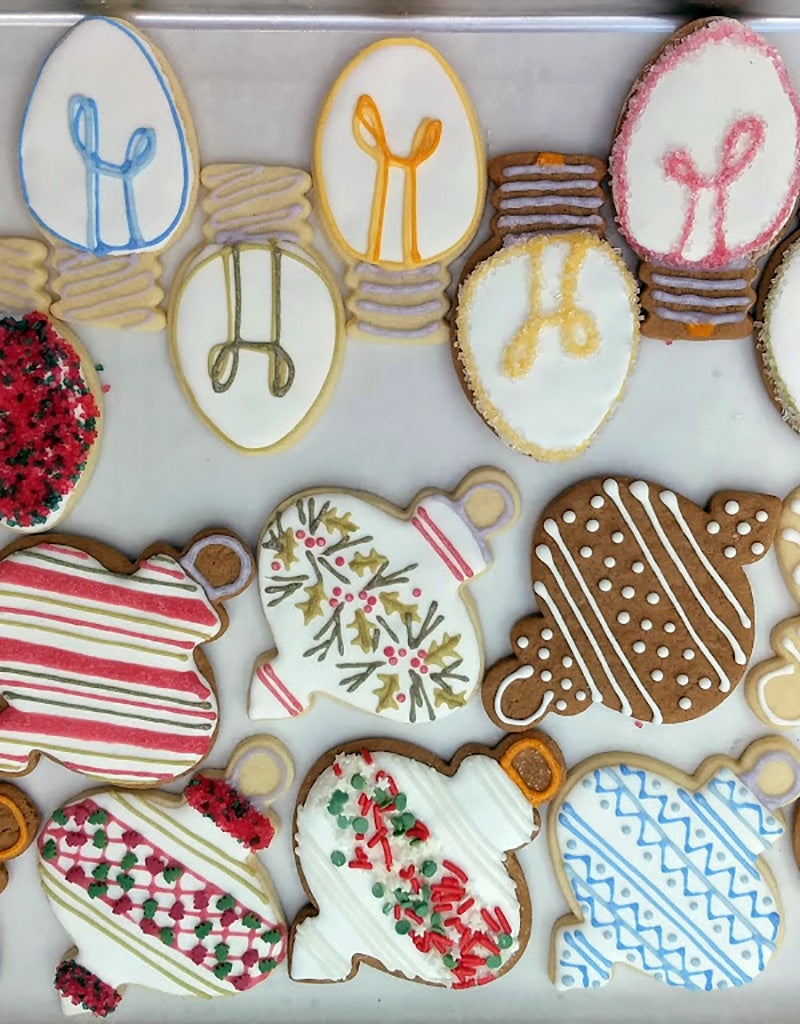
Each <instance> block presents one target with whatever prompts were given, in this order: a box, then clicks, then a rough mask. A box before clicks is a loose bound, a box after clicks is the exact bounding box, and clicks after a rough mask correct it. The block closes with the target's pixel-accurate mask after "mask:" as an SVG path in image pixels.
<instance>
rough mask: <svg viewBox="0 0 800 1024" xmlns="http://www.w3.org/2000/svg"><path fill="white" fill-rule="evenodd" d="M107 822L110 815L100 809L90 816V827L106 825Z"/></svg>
mask: <svg viewBox="0 0 800 1024" xmlns="http://www.w3.org/2000/svg"><path fill="white" fill-rule="evenodd" d="M107 821H108V815H107V814H106V812H105V811H102V810H100V809H99V808H98V809H97V810H96V811H94V812H93V813H92V814H90V815H89V824H90V825H105V823H106V822H107Z"/></svg>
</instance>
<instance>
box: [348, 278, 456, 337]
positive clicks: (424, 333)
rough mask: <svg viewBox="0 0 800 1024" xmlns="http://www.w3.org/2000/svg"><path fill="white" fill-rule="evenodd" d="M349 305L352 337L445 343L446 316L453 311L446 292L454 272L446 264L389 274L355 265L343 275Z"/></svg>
mask: <svg viewBox="0 0 800 1024" xmlns="http://www.w3.org/2000/svg"><path fill="white" fill-rule="evenodd" d="M344 281H345V286H346V288H347V289H348V294H347V298H346V300H345V305H346V307H347V310H348V312H349V313H350V316H349V318H348V321H347V328H348V331H349V333H350V335H351V336H353V337H358V338H361V339H362V340H365V341H407V342H422V343H424V344H433V343H438V342H442V341H447V339H448V337H449V336H450V330H449V328H448V327H447V325H446V324H445V323H444V320H443V317H444V316H445V315H446V314H447V311H448V310H449V309H450V301H449V299H448V298H447V296H446V294H445V291H446V289H447V286H448V284H449V283H450V274H449V273H448V270H447V267H446V266H445V265H444V264H443V263H432V264H430V265H428V266H425V267H415V268H414V269H412V270H387V269H385V268H383V267H378V266H374V265H373V264H371V263H357V264H355V265H354V266H352V267H350V269H349V270H348V271H347V275H346V276H345V279H344Z"/></svg>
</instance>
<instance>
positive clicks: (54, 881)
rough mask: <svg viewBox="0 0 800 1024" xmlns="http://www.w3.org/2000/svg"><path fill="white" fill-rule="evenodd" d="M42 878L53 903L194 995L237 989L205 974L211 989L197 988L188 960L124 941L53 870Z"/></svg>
mask: <svg viewBox="0 0 800 1024" xmlns="http://www.w3.org/2000/svg"><path fill="white" fill-rule="evenodd" d="M41 879H42V888H43V889H44V890H45V892H46V893H47V896H48V899H50V900H52V901H53V902H54V903H57V904H58V905H59V906H60V907H63V908H64V910H66V911H67V912H68V913H70V914H72V915H73V916H74V917H77V918H80V919H81V920H83V921H86V922H87V923H88V924H91V925H92V926H93V927H94V928H96V929H97V931H99V932H100V933H101V934H102V935H105V936H106V937H107V938H109V939H111V940H112V941H113V942H116V943H117V945H118V946H121V947H122V948H123V949H124V950H125V951H126V952H128V953H132V954H133V955H134V956H135V957H137V959H139V960H141V961H142V962H143V963H146V964H147V966H148V967H151V968H152V969H153V970H154V971H157V972H158V973H159V974H163V975H164V977H165V978H167V979H168V980H169V981H173V982H175V983H176V984H178V985H180V986H181V987H182V988H183V989H185V990H186V991H187V992H189V993H191V994H192V995H194V996H198V997H199V998H200V999H209V998H211V996H210V995H209V991H208V990H210V991H211V992H212V993H216V994H217V995H220V996H228V995H232V994H233V991H235V990H232V989H223V988H219V987H217V986H216V985H214V984H213V983H212V982H211V979H210V978H205V977H203V979H202V981H205V982H207V983H208V989H202V988H198V987H197V984H198V979H197V977H196V976H195V975H194V974H192V973H191V972H190V971H188V970H187V968H186V965H185V963H182V962H180V961H176V960H173V959H172V958H171V957H169V956H168V955H166V954H165V953H162V952H161V950H159V949H157V948H153V949H150V948H149V947H147V946H145V945H144V944H142V947H141V948H140V947H139V946H137V945H136V944H135V943H134V941H133V939H129V940H127V941H125V940H124V939H123V938H122V933H121V929H120V928H119V927H116V928H109V927H108V925H107V924H106V921H105V918H104V917H103V915H102V912H100V911H97V910H94V909H93V908H90V909H89V911H88V912H87V911H86V910H84V909H83V905H82V904H81V910H78V909H77V908H76V906H75V905H74V903H73V902H72V901H73V900H74V899H75V896H74V893H73V892H72V891H71V890H70V889H69V888H68V887H67V886H65V885H64V884H63V883H62V882H61V881H60V880H59V879H58V878H57V877H55V873H54V872H52V873H51V872H49V871H48V872H47V873H45V871H44V870H41ZM165 948H166V947H165ZM182 959H183V958H182ZM159 960H161V961H162V962H163V965H165V966H162V964H160V963H159V962H158V961H159ZM177 972H180V973H182V974H186V975H188V977H189V978H191V979H192V981H193V982H194V984H189V983H188V982H187V981H185V980H184V979H182V978H177V977H176V973H177ZM143 987H145V988H148V987H149V986H146V985H145V986H143Z"/></svg>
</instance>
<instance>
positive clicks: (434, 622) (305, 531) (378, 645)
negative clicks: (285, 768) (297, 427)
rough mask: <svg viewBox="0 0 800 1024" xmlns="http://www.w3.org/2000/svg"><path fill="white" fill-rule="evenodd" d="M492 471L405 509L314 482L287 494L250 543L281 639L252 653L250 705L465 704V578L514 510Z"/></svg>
mask: <svg viewBox="0 0 800 1024" xmlns="http://www.w3.org/2000/svg"><path fill="white" fill-rule="evenodd" d="M518 507H519V496H518V494H517V491H516V488H515V487H514V484H513V483H512V482H511V480H510V479H509V478H508V477H507V476H506V475H505V474H504V473H501V472H499V471H498V470H493V469H479V470H476V471H475V472H473V473H470V474H469V475H468V476H467V477H465V479H464V480H462V482H461V484H460V485H459V486H458V488H457V489H456V490H455V491H454V492H453V493H452V494H445V493H443V492H440V491H433V490H427V491H423V492H422V493H421V494H419V495H417V497H416V498H415V499H414V501H413V502H412V504H411V506H410V507H409V508H408V509H406V510H405V511H403V510H400V509H398V508H396V507H394V506H393V505H390V504H388V503H387V502H384V501H382V500H381V499H379V498H375V497H373V496H371V495H368V494H364V493H359V492H355V491H346V490H333V489H331V490H311V491H305V492H302V493H300V494H296V495H294V496H293V497H291V498H288V499H287V500H286V501H284V502H283V503H282V504H281V505H279V506H278V508H277V509H276V510H275V512H274V513H273V514H272V515H271V516H270V518H269V519H268V521H267V524H266V527H265V529H264V532H263V534H262V536H261V541H260V544H259V552H258V558H259V563H258V581H259V590H260V593H261V602H262V606H263V609H264V614H265V616H266V618H267V622H268V623H269V626H270V628H271V630H272V633H273V636H274V640H275V647H276V648H277V650H272V651H269V652H267V653H266V654H265V655H263V656H262V657H261V658H259V659H258V661H257V662H256V666H255V669H254V672H253V678H252V682H251V688H250V717H251V718H254V719H260V718H269V719H273V718H287V717H294V716H296V715H301V714H303V713H305V712H306V711H307V710H308V709H309V707H310V706H311V703H312V701H313V695H314V694H315V693H324V694H326V695H328V696H330V697H335V698H337V699H339V700H341V701H344V702H346V703H348V704H351V705H353V706H354V707H356V708H360V709H361V710H363V711H369V712H372V713H375V714H379V715H381V716H383V717H385V718H389V719H393V720H396V721H403V722H409V723H411V724H414V723H416V722H427V721H434V720H435V719H437V718H440V717H441V716H442V715H445V714H448V713H449V712H451V711H453V710H456V709H457V708H459V707H461V706H462V705H464V704H465V703H466V701H467V700H468V699H469V697H470V696H471V695H472V693H473V691H474V690H475V688H476V687H477V686H478V683H479V682H480V680H481V678H482V675H483V647H482V643H481V637H480V629H479V625H478V622H477V617H476V615H475V612H474V609H473V608H472V607H471V604H470V602H469V598H468V596H467V595H466V594H465V593H463V588H464V587H465V585H466V584H468V583H469V582H470V580H471V579H472V578H473V577H474V576H476V575H478V574H479V573H481V572H483V571H484V570H485V569H486V568H487V567H488V566H489V564H490V563H491V560H492V555H491V551H490V549H489V547H488V544H487V537H488V536H489V534H491V533H493V532H495V531H497V530H499V529H501V528H503V527H505V526H507V525H509V524H510V523H511V522H512V521H513V520H514V519H515V518H516V516H517V512H518Z"/></svg>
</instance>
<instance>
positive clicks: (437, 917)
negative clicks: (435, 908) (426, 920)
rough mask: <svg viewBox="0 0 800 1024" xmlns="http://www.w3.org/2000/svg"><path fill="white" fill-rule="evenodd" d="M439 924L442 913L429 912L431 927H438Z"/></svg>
mask: <svg viewBox="0 0 800 1024" xmlns="http://www.w3.org/2000/svg"><path fill="white" fill-rule="evenodd" d="M441 924H442V915H441V914H437V913H434V914H431V927H433V928H440V927H441Z"/></svg>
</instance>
